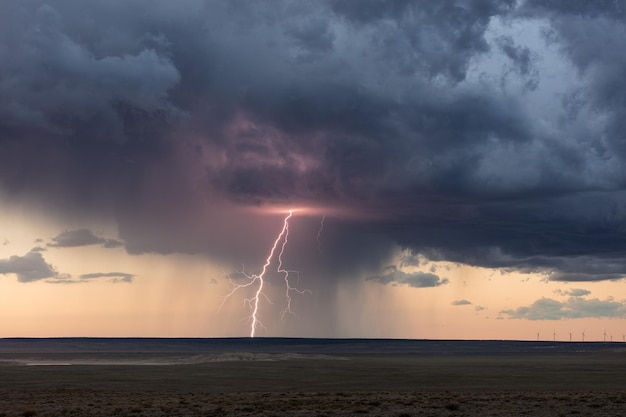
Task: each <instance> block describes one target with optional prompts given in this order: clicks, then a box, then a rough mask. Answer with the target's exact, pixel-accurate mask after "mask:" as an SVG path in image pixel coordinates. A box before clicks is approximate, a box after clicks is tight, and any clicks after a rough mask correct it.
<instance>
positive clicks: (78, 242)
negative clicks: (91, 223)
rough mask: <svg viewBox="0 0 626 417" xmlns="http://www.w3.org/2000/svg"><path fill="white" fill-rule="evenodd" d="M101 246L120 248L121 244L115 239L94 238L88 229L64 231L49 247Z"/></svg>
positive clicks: (54, 238)
mask: <svg viewBox="0 0 626 417" xmlns="http://www.w3.org/2000/svg"><path fill="white" fill-rule="evenodd" d="M90 245H102V246H103V247H105V248H117V247H120V246H122V242H120V241H118V240H115V239H105V238H102V237H99V236H96V235H95V234H94V233H93V232H92V231H91V230H89V229H77V230H66V231H64V232H61V233H60V234H59V235H58V236H55V237H53V238H52V243H48V246H49V247H54V248H72V247H77V246H90Z"/></svg>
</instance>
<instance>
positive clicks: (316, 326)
mask: <svg viewBox="0 0 626 417" xmlns="http://www.w3.org/2000/svg"><path fill="white" fill-rule="evenodd" d="M625 39H626V6H624V5H622V3H621V2H618V1H611V0H596V1H588V0H585V1H583V0H517V1H516V0H504V1H502V0H445V1H437V2H433V1H430V0H415V1H410V0H390V1H384V0H359V1H357V0H326V1H323V0H320V1H317V2H308V1H296V0H284V1H282V0H268V1H263V0H260V1H254V2H250V1H235V0H233V1H207V0H203V1H200V0H181V1H177V2H171V1H169V0H132V1H121V0H87V1H84V0H55V1H53V2H52V1H51V2H46V1H44V0H7V1H2V2H1V3H0V213H2V215H1V216H0V337H1V336H202V337H204V336H206V337H211V336H246V335H248V334H249V333H250V330H251V326H253V325H254V324H253V323H252V322H251V321H250V319H249V315H250V314H251V313H252V312H253V310H254V308H255V306H258V319H259V320H260V322H262V325H261V324H260V323H259V325H258V326H257V327H256V328H255V330H256V334H257V335H261V336H304V337H307V336H311V337H320V336H322V337H323V336H328V337H409V338H471V339H482V338H496V339H500V338H514V339H535V338H536V337H537V335H538V334H539V336H540V337H541V338H543V339H552V338H554V337H556V338H559V339H563V340H567V339H569V337H570V334H571V335H572V337H573V338H574V339H581V338H582V333H583V332H586V338H587V340H592V339H596V340H602V339H603V338H604V337H605V332H606V337H607V339H608V338H609V337H613V338H614V339H615V340H620V341H621V340H622V339H623V337H624V336H623V334H626V292H625V291H624V289H625V286H624V284H625V282H624V277H626V189H625V186H626V164H625V163H624V162H626V161H625V160H626V98H625V97H626V41H625ZM290 209H295V211H294V212H293V215H292V216H291V217H290V218H289V219H288V223H287V225H288V227H289V230H288V231H289V237H288V241H285V239H284V238H285V237H286V236H285V235H284V234H283V235H282V237H281V235H280V233H281V230H282V228H283V226H285V219H286V217H287V215H288V213H289V210H290ZM277 238H281V239H279V241H276V239H277ZM275 241H276V244H277V250H278V251H279V250H280V249H284V252H283V256H282V257H280V259H279V257H278V256H277V255H278V254H277V253H275V256H274V257H272V258H271V259H270V260H269V262H267V258H268V255H269V253H270V250H271V248H272V245H273V244H274V243H275ZM266 263H267V265H266V268H265V269H266V272H265V273H264V274H263V275H262V276H263V278H264V286H263V289H262V294H261V295H259V296H258V303H257V302H256V301H257V299H255V296H256V291H258V289H259V280H258V277H259V275H261V274H262V272H263V270H264V269H263V268H264V265H265V264H266ZM296 271H297V272H296ZM285 278H287V279H288V281H289V285H290V286H291V287H292V290H289V289H288V288H287V287H286V286H285ZM250 280H252V281H250ZM239 287H241V288H239ZM237 288H239V289H237ZM233 290H236V291H233ZM305 290H306V291H305ZM289 298H291V311H292V312H293V314H291V313H289V312H287V314H283V313H284V312H285V311H286V310H287V308H288V299H289ZM555 333H556V336H555Z"/></svg>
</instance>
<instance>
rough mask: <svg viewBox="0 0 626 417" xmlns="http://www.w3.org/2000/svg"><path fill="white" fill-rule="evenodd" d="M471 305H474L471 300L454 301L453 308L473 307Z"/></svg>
mask: <svg viewBox="0 0 626 417" xmlns="http://www.w3.org/2000/svg"><path fill="white" fill-rule="evenodd" d="M471 304H472V302H471V301H469V300H454V301H453V302H452V305H453V306H467V305H471ZM477 311H478V310H477Z"/></svg>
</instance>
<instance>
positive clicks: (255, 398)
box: [0, 390, 626, 417]
mask: <svg viewBox="0 0 626 417" xmlns="http://www.w3.org/2000/svg"><path fill="white" fill-rule="evenodd" d="M0 394H1V395H0V410H2V411H0V415H2V416H4V417H13V416H15V417H20V416H23V417H34V416H37V417H53V416H62V417H79V416H145V417H158V416H223V415H229V416H253V415H254V416H261V415H262V416H276V417H280V416H293V415H298V416H348V415H367V416H396V417H399V416H405V417H406V416H511V415H531V416H577V417H578V416H598V415H602V416H623V415H626V393H597V392H596V393H592V392H571V393H563V392H559V393H545V392H525V393H516V392H490V393H468V392H352V393H346V392H340V393H284V392H283V393H277V392H274V393H238V394H236V393H229V394H215V393H211V394H208V393H207V394H201V393H189V394H173V393H157V392H127V391H124V392H110V391H93V390H46V391H37V392H27V393H24V392H17V391H13V392H0ZM27 404H28V405H27Z"/></svg>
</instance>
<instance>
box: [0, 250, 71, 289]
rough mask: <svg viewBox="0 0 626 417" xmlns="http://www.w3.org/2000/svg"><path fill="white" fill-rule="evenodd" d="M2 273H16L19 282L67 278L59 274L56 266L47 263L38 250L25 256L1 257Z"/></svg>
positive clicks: (0, 269)
mask: <svg viewBox="0 0 626 417" xmlns="http://www.w3.org/2000/svg"><path fill="white" fill-rule="evenodd" d="M0 274H4V275H6V274H15V275H16V276H17V280H18V281H19V282H33V281H39V280H42V279H46V278H65V276H59V274H58V272H57V271H56V270H55V268H54V267H53V266H52V265H50V264H49V263H47V262H46V260H45V259H44V257H43V255H42V254H41V253H40V252H38V251H30V252H28V253H27V254H26V255H24V256H17V255H15V256H11V257H10V258H8V259H0Z"/></svg>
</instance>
